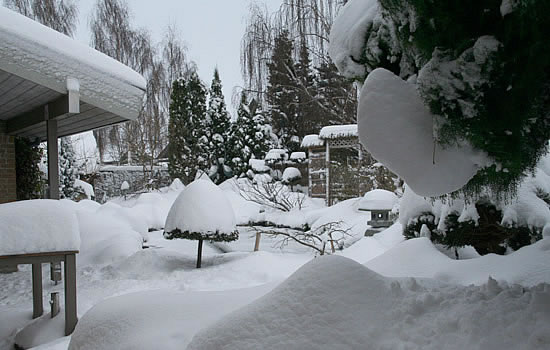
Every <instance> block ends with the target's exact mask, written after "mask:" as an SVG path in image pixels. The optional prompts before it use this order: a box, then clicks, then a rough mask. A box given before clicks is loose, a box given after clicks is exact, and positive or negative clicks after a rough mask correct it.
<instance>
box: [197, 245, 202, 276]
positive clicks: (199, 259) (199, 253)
mask: <svg viewBox="0 0 550 350" xmlns="http://www.w3.org/2000/svg"><path fill="white" fill-rule="evenodd" d="M201 262H202V239H199V250H198V252H197V269H200V267H201Z"/></svg>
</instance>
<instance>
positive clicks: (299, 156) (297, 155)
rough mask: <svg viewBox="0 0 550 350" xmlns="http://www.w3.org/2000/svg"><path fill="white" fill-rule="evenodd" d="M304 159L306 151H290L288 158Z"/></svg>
mask: <svg viewBox="0 0 550 350" xmlns="http://www.w3.org/2000/svg"><path fill="white" fill-rule="evenodd" d="M303 159H306V152H292V153H291V154H290V160H303Z"/></svg>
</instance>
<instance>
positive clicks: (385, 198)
mask: <svg viewBox="0 0 550 350" xmlns="http://www.w3.org/2000/svg"><path fill="white" fill-rule="evenodd" d="M396 203H397V196H396V195H395V193H393V192H390V191H387V190H381V189H376V190H372V191H369V192H367V193H365V195H364V196H363V198H361V199H360V200H359V209H360V210H392V209H393V206H394V205H395V204H396Z"/></svg>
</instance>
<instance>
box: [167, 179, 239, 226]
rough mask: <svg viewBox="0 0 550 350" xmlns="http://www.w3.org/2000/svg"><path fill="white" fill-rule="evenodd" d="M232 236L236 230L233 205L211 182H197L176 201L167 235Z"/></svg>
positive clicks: (169, 217) (172, 208) (187, 188)
mask: <svg viewBox="0 0 550 350" xmlns="http://www.w3.org/2000/svg"><path fill="white" fill-rule="evenodd" d="M176 230H179V231H180V232H192V233H201V234H204V235H208V234H222V235H223V234H225V235H231V234H233V233H234V232H235V230H236V220H235V213H234V212H233V208H232V207H231V203H230V202H229V200H228V199H227V197H226V196H225V194H224V193H223V191H222V190H221V189H220V188H219V187H218V186H216V185H215V184H214V183H213V182H212V181H208V180H203V179H197V180H195V181H193V182H191V183H190V184H189V185H188V186H187V187H185V188H184V189H183V191H182V192H181V193H180V194H179V196H178V198H176V200H175V202H174V204H173V205H172V207H171V208H170V211H169V212H168V217H167V218H166V224H165V225H164V231H165V232H166V233H170V232H173V231H176Z"/></svg>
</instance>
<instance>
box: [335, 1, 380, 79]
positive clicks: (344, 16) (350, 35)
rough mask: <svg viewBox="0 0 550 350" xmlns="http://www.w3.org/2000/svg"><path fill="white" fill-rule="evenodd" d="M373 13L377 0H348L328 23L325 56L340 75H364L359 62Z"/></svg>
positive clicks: (376, 8) (375, 11)
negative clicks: (336, 15)
mask: <svg viewBox="0 0 550 350" xmlns="http://www.w3.org/2000/svg"><path fill="white" fill-rule="evenodd" d="M377 16H379V5H378V1H377V0H351V1H348V3H347V4H346V6H344V7H343V8H342V10H340V13H339V14H338V17H337V18H336V20H335V21H334V23H333V24H332V28H331V29H330V38H329V43H330V46H329V55H330V58H332V61H333V62H334V64H335V65H336V67H338V70H339V71H340V72H341V73H342V74H343V75H344V76H346V77H357V76H364V75H365V73H366V72H365V67H364V66H363V65H362V64H361V63H359V61H360V59H361V57H362V56H363V52H364V47H365V44H366V35H367V30H368V29H369V28H371V27H372V26H373V25H374V23H375V21H376V17H377Z"/></svg>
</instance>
